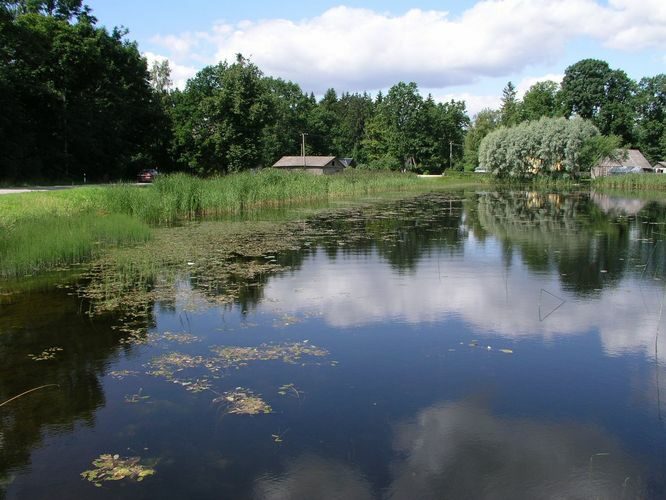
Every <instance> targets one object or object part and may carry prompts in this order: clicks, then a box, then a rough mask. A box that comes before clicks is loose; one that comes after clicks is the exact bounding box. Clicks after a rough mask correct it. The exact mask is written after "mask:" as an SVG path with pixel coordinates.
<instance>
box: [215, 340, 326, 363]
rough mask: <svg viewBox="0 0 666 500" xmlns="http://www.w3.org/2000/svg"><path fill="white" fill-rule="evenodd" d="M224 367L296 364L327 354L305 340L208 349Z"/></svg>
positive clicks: (324, 350)
mask: <svg viewBox="0 0 666 500" xmlns="http://www.w3.org/2000/svg"><path fill="white" fill-rule="evenodd" d="M210 350H211V351H213V352H214V353H215V354H216V355H217V356H218V357H219V359H220V360H221V361H222V362H223V363H224V365H225V366H226V367H232V366H244V365H245V364H247V363H248V362H249V361H271V360H281V361H283V362H285V363H296V362H297V361H300V360H301V358H303V357H304V356H313V357H322V356H328V354H329V352H328V351H327V350H326V349H322V348H320V347H317V346H315V345H313V344H310V343H308V341H307V340H304V341H302V342H292V343H285V344H261V345H260V346H258V347H230V346H225V347H220V346H213V347H211V348H210Z"/></svg>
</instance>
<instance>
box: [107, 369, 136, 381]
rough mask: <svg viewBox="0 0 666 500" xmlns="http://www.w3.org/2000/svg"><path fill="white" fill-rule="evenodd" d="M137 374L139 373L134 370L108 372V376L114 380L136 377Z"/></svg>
mask: <svg viewBox="0 0 666 500" xmlns="http://www.w3.org/2000/svg"><path fill="white" fill-rule="evenodd" d="M139 373H140V372H137V371H134V370H114V371H111V372H109V375H110V376H111V378H115V379H116V380H123V379H125V378H126V377H136V376H137V375H139Z"/></svg>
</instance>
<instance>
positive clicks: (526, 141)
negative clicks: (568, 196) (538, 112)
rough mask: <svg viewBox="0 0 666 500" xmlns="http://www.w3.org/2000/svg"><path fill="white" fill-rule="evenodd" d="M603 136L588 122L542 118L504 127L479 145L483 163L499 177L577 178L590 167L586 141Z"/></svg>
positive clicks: (480, 160)
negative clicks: (586, 159) (586, 156)
mask: <svg viewBox="0 0 666 500" xmlns="http://www.w3.org/2000/svg"><path fill="white" fill-rule="evenodd" d="M597 135H599V131H598V129H597V128H596V127H595V126H594V125H593V124H592V123H591V122H590V121H588V120H583V119H580V118H577V119H573V120H567V119H566V118H546V117H544V118H541V119H540V120H538V121H531V122H523V123H520V124H519V125H516V126H514V127H500V128H499V129H497V130H495V131H493V132H491V133H490V134H488V135H487V136H486V137H485V138H484V139H483V140H482V141H481V145H480V146H479V162H480V163H481V164H482V165H484V166H485V167H487V168H489V169H490V170H491V171H492V172H493V174H495V175H497V176H498V177H519V178H526V177H533V176H536V175H542V174H546V175H553V176H566V177H576V176H578V175H579V173H580V172H581V170H583V169H584V168H586V167H587V165H586V164H585V163H584V160H585V158H584V157H583V156H582V155H581V153H582V152H583V150H584V146H585V144H586V141H588V140H589V139H590V138H592V137H595V136H597Z"/></svg>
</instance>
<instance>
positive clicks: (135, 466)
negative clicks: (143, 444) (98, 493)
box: [81, 454, 155, 487]
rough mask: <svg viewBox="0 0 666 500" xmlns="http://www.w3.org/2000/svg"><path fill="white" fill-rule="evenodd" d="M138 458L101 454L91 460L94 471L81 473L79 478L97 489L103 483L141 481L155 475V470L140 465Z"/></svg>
mask: <svg viewBox="0 0 666 500" xmlns="http://www.w3.org/2000/svg"><path fill="white" fill-rule="evenodd" d="M140 461H141V458H140V457H120V456H119V455H111V454H103V455H100V456H99V458H96V459H95V460H93V462H92V464H93V465H94V466H95V468H94V469H90V470H87V471H84V472H82V473H81V477H82V478H84V479H87V480H88V481H90V482H91V483H93V484H94V485H95V486H97V487H101V486H102V483H103V482H104V481H120V480H122V479H127V480H130V481H143V479H144V478H146V477H148V476H152V475H153V474H155V469H152V468H150V467H147V466H145V465H141V464H140V463H139V462H140Z"/></svg>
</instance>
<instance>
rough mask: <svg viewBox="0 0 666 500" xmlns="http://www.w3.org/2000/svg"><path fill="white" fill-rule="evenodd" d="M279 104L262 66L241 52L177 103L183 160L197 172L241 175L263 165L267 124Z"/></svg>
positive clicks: (193, 83) (196, 81) (198, 79)
mask: <svg viewBox="0 0 666 500" xmlns="http://www.w3.org/2000/svg"><path fill="white" fill-rule="evenodd" d="M273 102H274V101H273V100H272V99H271V98H270V96H269V93H268V91H267V88H266V82H265V80H264V79H263V75H262V73H261V71H260V70H259V68H257V67H256V66H255V65H254V64H252V63H250V62H249V61H248V60H247V59H245V58H244V57H243V56H241V55H240V54H239V55H238V57H237V60H236V62H235V63H233V64H231V65H229V64H228V63H226V62H223V63H219V64H217V65H216V66H207V67H206V68H204V69H203V70H201V71H200V72H199V73H198V74H197V75H196V76H195V77H194V78H192V79H191V80H189V81H188V83H187V87H186V88H185V91H184V92H183V93H182V95H179V96H178V98H177V99H176V100H175V103H174V106H175V108H174V113H173V116H174V126H175V129H174V136H175V143H176V151H177V155H178V158H179V160H180V162H182V163H184V164H185V165H187V166H188V167H189V168H190V169H191V170H192V171H193V172H196V173H199V174H206V175H208V174H213V173H223V172H237V171H240V170H244V169H250V168H255V167H258V166H261V143H262V134H263V129H264V125H265V124H266V123H270V122H271V121H272V120H273V119H274V111H275V110H274V108H273V106H272V104H273Z"/></svg>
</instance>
